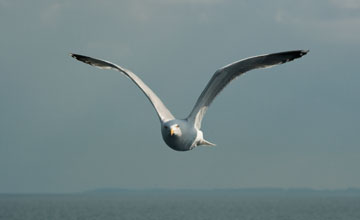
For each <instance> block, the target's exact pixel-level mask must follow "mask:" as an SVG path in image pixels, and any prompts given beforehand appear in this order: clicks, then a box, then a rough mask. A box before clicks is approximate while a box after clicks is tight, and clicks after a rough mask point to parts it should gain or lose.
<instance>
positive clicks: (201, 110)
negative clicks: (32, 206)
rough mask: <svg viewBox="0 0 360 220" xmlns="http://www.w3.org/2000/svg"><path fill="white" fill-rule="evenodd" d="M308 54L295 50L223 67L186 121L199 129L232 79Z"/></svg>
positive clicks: (248, 59)
mask: <svg viewBox="0 0 360 220" xmlns="http://www.w3.org/2000/svg"><path fill="white" fill-rule="evenodd" d="M308 52H309V51H308V50H296V51H286V52H280V53H273V54H266V55H260V56H255V57H249V58H246V59H243V60H239V61H237V62H234V63H231V64H229V65H227V66H224V67H223V68H221V69H219V70H217V71H216V72H215V73H214V75H213V76H212V78H211V79H210V81H209V82H208V84H207V85H206V87H205V89H204V90H203V92H202V93H201V95H200V97H199V98H198V100H197V102H196V104H195V106H194V108H193V110H192V111H191V113H190V115H189V116H188V118H187V119H188V120H189V121H191V122H192V123H194V125H195V127H196V128H198V129H200V127H201V121H202V118H203V117H204V114H205V113H206V110H207V108H208V107H209V105H210V104H211V102H212V101H213V100H214V99H215V97H216V96H217V95H218V94H219V93H220V92H221V90H223V89H224V88H225V86H226V85H227V84H229V83H230V82H231V81H232V80H233V79H235V78H236V77H238V76H240V75H241V74H243V73H245V72H247V71H250V70H253V69H258V68H269V67H272V66H275V65H278V64H282V63H286V62H289V61H292V60H294V59H296V58H300V57H302V56H304V55H305V54H307V53H308Z"/></svg>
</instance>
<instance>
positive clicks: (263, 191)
mask: <svg viewBox="0 0 360 220" xmlns="http://www.w3.org/2000/svg"><path fill="white" fill-rule="evenodd" d="M124 193H126V194H129V193H160V194H166V193H176V194H179V193H184V194H188V193H194V194H234V195H319V196H321V195H329V196H331V195H333V196H360V188H348V189H334V190H332V189H331V190H330V189H311V188H290V189H285V188H238V189H163V188H159V189H121V188H99V189H94V190H88V191H85V192H83V193H82V194H89V195H91V194H96V195H101V194H104V195H105V194H115V195H116V194H124Z"/></svg>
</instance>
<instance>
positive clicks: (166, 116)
mask: <svg viewBox="0 0 360 220" xmlns="http://www.w3.org/2000/svg"><path fill="white" fill-rule="evenodd" d="M70 56H72V57H73V58H75V59H77V60H79V61H81V62H84V63H87V64H89V65H91V66H95V67H98V68H100V69H113V70H117V71H120V72H122V73H123V74H125V75H126V76H127V77H129V78H130V79H131V80H132V81H133V82H134V83H135V84H136V85H137V86H138V87H139V88H140V89H141V90H142V91H143V93H144V94H145V95H146V97H148V99H149V100H150V102H151V104H152V105H153V106H154V108H155V110H156V112H157V114H158V116H159V119H160V120H161V121H168V120H171V119H174V116H173V115H172V114H171V112H170V111H169V110H168V109H167V108H166V106H165V105H164V103H163V102H162V101H161V100H160V98H159V97H158V96H157V95H156V94H155V93H154V92H153V91H152V90H151V89H150V88H149V87H148V86H147V85H146V84H145V83H144V82H143V81H142V80H141V79H140V78H139V77H138V76H137V75H135V74H134V73H133V72H131V71H130V70H127V69H125V68H122V67H121V66H118V65H116V64H114V63H111V62H108V61H105V60H99V59H95V58H92V57H87V56H83V55H79V54H70Z"/></svg>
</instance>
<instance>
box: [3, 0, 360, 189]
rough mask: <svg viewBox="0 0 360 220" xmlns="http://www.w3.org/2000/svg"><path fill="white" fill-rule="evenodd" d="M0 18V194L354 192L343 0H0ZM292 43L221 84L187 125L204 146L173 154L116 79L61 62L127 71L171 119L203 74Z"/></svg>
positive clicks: (352, 71) (185, 106) (358, 121)
mask: <svg viewBox="0 0 360 220" xmlns="http://www.w3.org/2000/svg"><path fill="white" fill-rule="evenodd" d="M0 27H1V35H0V39H1V40H0V113H1V114H0V192H5V193H6V192H74V191H82V190H86V189H92V188H97V187H121V188H227V187H231V188H237V187H267V186H269V187H313V188H330V189H331V188H346V187H360V174H359V171H358V169H359V167H360V148H359V146H360V141H359V130H360V117H359V112H360V101H359V94H360V87H359V83H360V74H359V70H358V67H357V66H358V63H359V55H358V54H359V49H360V41H359V39H360V1H359V0H345V1H344V0H322V1H309V0H305V1H285V0H274V1H227V0H199V1H191V0H185V1H184V0H181V1H180V0H172V1H170V0H157V1H141V0H137V1H130V0H129V1H115V0H103V1H95V0H89V1H86V3H85V4H84V2H83V1H70V0H64V1H55V0H54V1H45V0H44V1H42V0H34V1H22V0H0ZM292 49H310V53H309V54H308V55H307V56H305V57H303V58H302V59H299V60H296V61H294V62H291V63H288V64H285V65H282V66H277V67H274V68H271V69H266V70H257V71H252V72H249V73H247V74H246V75H244V76H241V77H239V78H238V79H237V80H236V81H234V82H232V83H231V84H230V85H229V86H228V87H227V88H226V89H225V90H224V91H223V92H222V93H221V94H220V95H219V97H217V99H216V100H215V101H214V103H213V104H212V106H211V107H210V108H209V110H208V113H207V115H206V116H205V118H204V121H203V128H202V129H203V131H204V135H205V138H206V139H208V140H209V141H211V142H213V143H216V144H217V146H216V147H215V148H201V147H199V148H196V149H195V150H193V151H190V152H187V153H179V152H175V151H173V150H171V149H170V148H168V147H167V146H166V145H165V143H163V140H162V138H161V134H160V129H159V122H158V119H157V116H156V114H155V111H154V110H153V108H152V106H151V105H150V103H149V101H148V100H147V99H146V97H145V96H144V95H143V94H142V93H141V91H140V90H139V89H138V88H137V87H136V86H135V85H134V84H133V83H132V82H131V81H130V80H128V79H127V78H126V77H124V76H122V75H121V74H119V73H118V72H115V71H103V70H99V69H96V68H92V67H90V66H87V65H84V64H82V63H79V62H76V61H75V60H73V59H71V57H69V56H68V53H70V52H74V53H80V54H85V55H89V56H94V57H98V58H103V59H107V60H109V61H112V62H115V63H117V64H120V65H122V66H124V67H126V68H128V69H131V70H132V71H134V72H135V73H136V74H137V75H138V76H139V77H141V78H142V79H143V80H144V81H145V82H146V83H147V84H148V85H149V86H150V87H151V88H152V89H153V90H154V91H155V92H156V93H157V94H158V95H159V97H160V98H161V99H162V100H163V102H164V103H165V104H166V105H167V106H168V108H169V109H170V110H171V111H172V112H173V114H174V115H175V116H177V117H180V118H181V117H186V116H187V114H188V113H189V111H190V110H191V109H192V107H193V105H194V103H195V101H196V99H197V98H198V96H199V95H200V93H201V91H202V90H203V88H204V87H205V85H206V83H207V82H208V80H209V79H210V77H211V75H212V74H213V73H214V71H215V70H216V69H217V68H219V67H222V66H224V65H226V64H228V63H230V62H233V61H236V60H239V59H242V58H245V57H248V56H254V55H259V54H264V53H270V52H279V51H284V50H292ZM184 88H185V89H184ZM234 99H235V100H237V101H236V102H232V101H231V100H234Z"/></svg>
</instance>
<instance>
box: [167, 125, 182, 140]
mask: <svg viewBox="0 0 360 220" xmlns="http://www.w3.org/2000/svg"><path fill="white" fill-rule="evenodd" d="M164 128H165V130H166V133H167V134H169V135H170V136H172V137H173V136H181V135H182V133H181V129H180V125H178V124H172V125H164Z"/></svg>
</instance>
